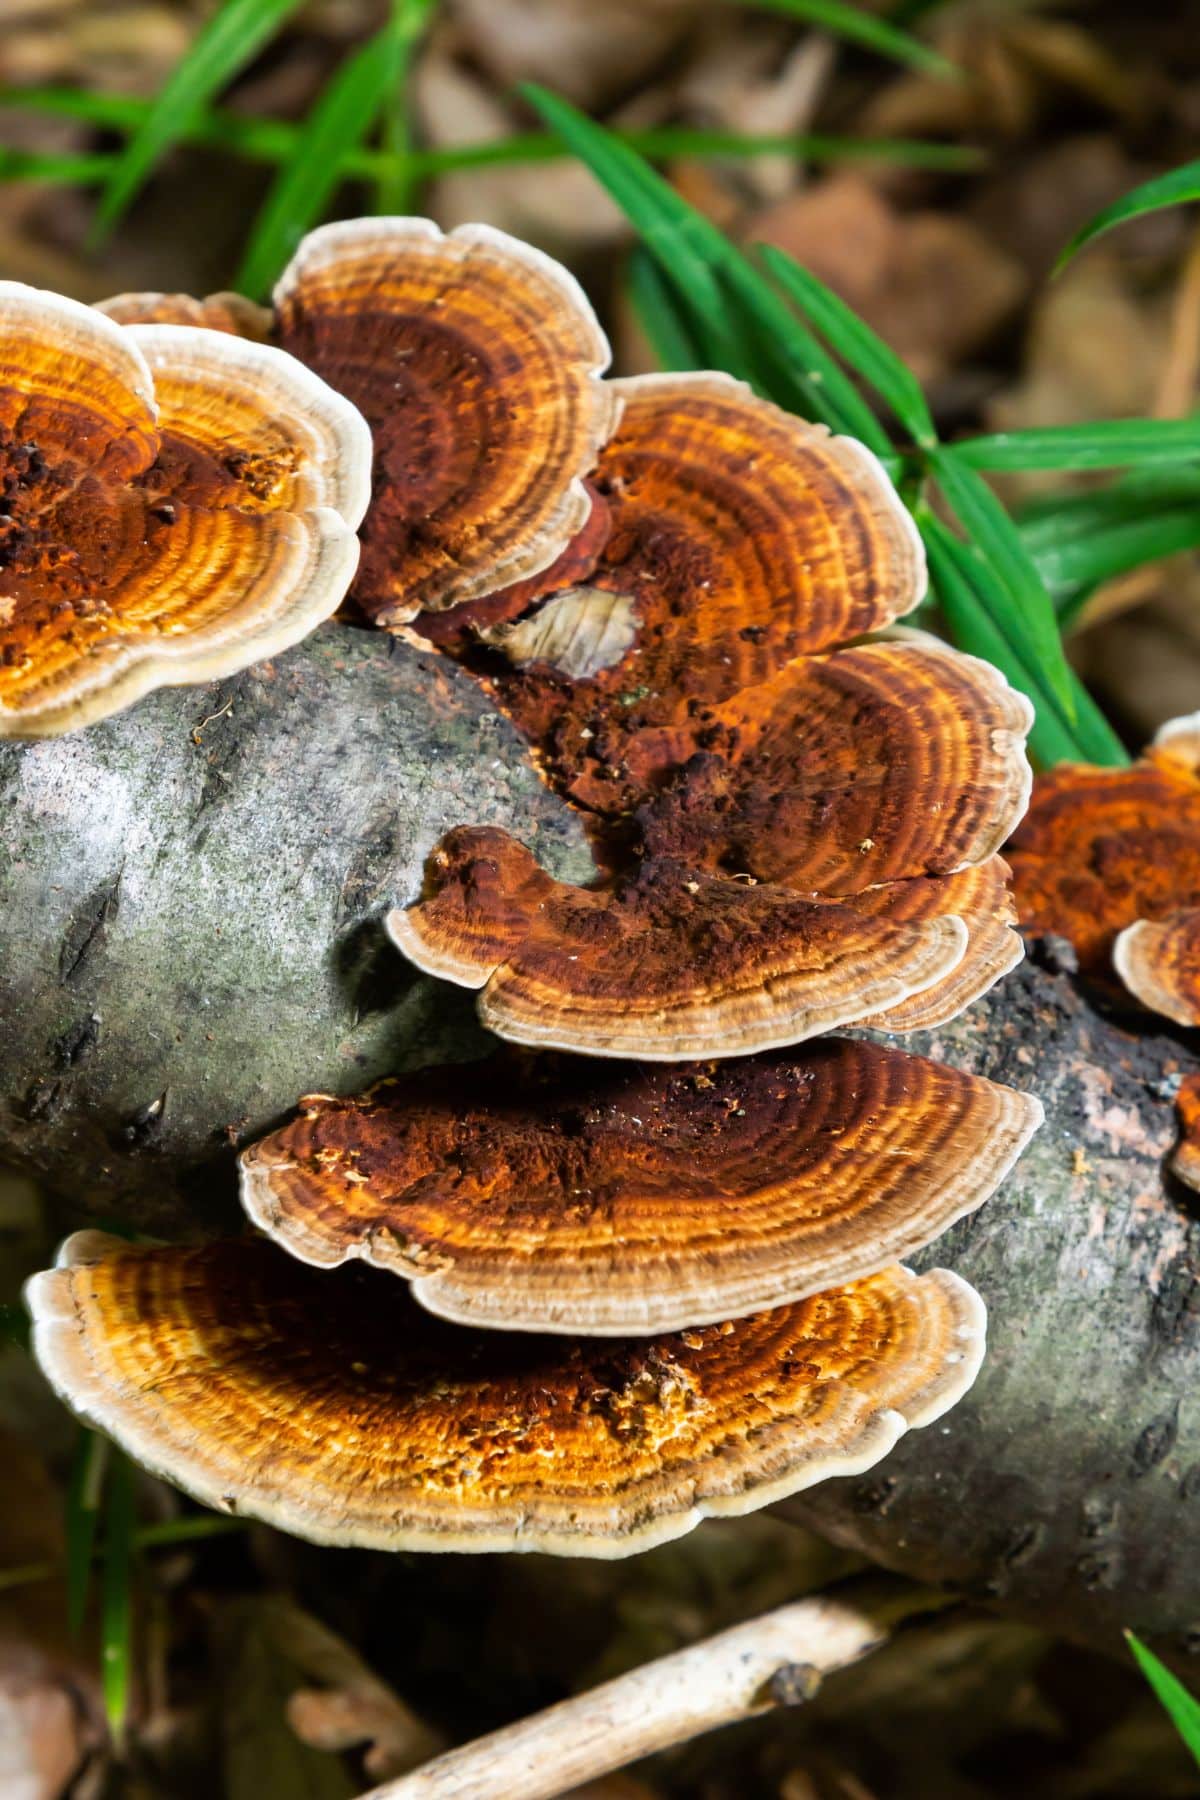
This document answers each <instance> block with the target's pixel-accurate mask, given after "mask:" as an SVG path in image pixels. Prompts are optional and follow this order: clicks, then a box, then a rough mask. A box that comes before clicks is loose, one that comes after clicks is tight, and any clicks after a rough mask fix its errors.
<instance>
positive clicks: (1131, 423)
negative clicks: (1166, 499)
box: [954, 415, 1200, 471]
mask: <svg viewBox="0 0 1200 1800" xmlns="http://www.w3.org/2000/svg"><path fill="white" fill-rule="evenodd" d="M954 454H955V456H957V457H958V459H959V461H960V462H967V463H970V465H971V467H972V468H973V469H997V470H1004V471H1011V470H1018V469H1115V468H1124V467H1127V466H1131V465H1132V466H1136V467H1138V468H1143V469H1145V468H1152V467H1154V466H1156V465H1166V466H1170V465H1174V464H1178V463H1180V462H1181V461H1185V460H1186V459H1187V458H1188V457H1197V456H1200V415H1196V416H1193V417H1192V418H1190V419H1106V420H1104V421H1103V422H1101V423H1097V424H1095V425H1045V426H1040V427H1037V428H1034V429H1031V430H1029V431H999V432H994V433H992V434H991V435H990V436H987V437H976V438H966V439H964V440H963V441H961V442H960V443H957V444H955V446H954Z"/></svg>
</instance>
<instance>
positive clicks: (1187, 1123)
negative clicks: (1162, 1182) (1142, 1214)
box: [1171, 1074, 1200, 1192]
mask: <svg viewBox="0 0 1200 1800" xmlns="http://www.w3.org/2000/svg"><path fill="white" fill-rule="evenodd" d="M1175 1111H1176V1113H1177V1114H1178V1117H1179V1142H1178V1144H1177V1145H1176V1146H1175V1149H1174V1151H1173V1152H1172V1155H1171V1173H1172V1174H1173V1175H1176V1176H1178V1178H1179V1180H1180V1181H1182V1182H1184V1183H1185V1184H1186V1185H1187V1186H1188V1187H1190V1188H1195V1189H1196V1190H1197V1191H1198V1192H1200V1074H1196V1075H1187V1076H1185V1077H1184V1079H1183V1081H1182V1082H1181V1083H1180V1085H1179V1092H1178V1094H1177V1095H1176V1096H1175Z"/></svg>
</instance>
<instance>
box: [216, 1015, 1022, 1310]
mask: <svg viewBox="0 0 1200 1800" xmlns="http://www.w3.org/2000/svg"><path fill="white" fill-rule="evenodd" d="M1041 1117H1042V1110H1041V1106H1040V1104H1039V1103H1038V1101H1037V1100H1036V1099H1034V1098H1033V1097H1032V1096H1029V1095H1025V1094H1019V1093H1016V1092H1014V1091H1013V1090H1012V1089H1010V1088H1004V1087H998V1086H996V1085H995V1084H994V1083H992V1082H989V1081H985V1080H983V1079H981V1078H980V1077H978V1076H973V1075H967V1074H962V1073H960V1072H959V1071H957V1070H954V1069H949V1068H946V1067H944V1066H942V1065H940V1064H938V1063H933V1062H927V1061H925V1060H924V1059H923V1058H921V1057H914V1056H906V1055H904V1054H902V1053H901V1052H900V1051H897V1050H888V1049H884V1048H882V1047H881V1046H879V1045H875V1044H869V1043H856V1042H851V1041H849V1040H846V1039H829V1040H826V1041H824V1042H822V1043H818V1044H814V1045H811V1046H809V1047H807V1048H806V1049H805V1050H803V1051H802V1052H791V1053H787V1054H775V1055H772V1056H763V1057H757V1058H752V1059H750V1060H748V1061H742V1062H737V1063H720V1064H710V1065H708V1066H707V1067H705V1066H696V1067H690V1068H688V1067H685V1068H678V1069H662V1068H655V1069H639V1068H637V1067H633V1066H630V1065H627V1064H615V1065H614V1064H609V1065H604V1066H601V1067H597V1066H595V1065H592V1064H581V1063H580V1061H579V1060H578V1059H575V1058H566V1059H555V1058H547V1059H543V1060H542V1061H540V1062H539V1061H537V1060H530V1059H527V1058H524V1057H519V1056H505V1055H501V1056H498V1057H492V1058H491V1059H489V1060H488V1061H487V1062H485V1063H482V1064H477V1065H470V1066H467V1067H463V1066H455V1067H453V1068H449V1069H438V1070H433V1071H428V1072H425V1073H422V1074H419V1075H414V1076H406V1077H403V1078H397V1079H394V1080H391V1081H385V1082H383V1083H381V1084H380V1085H379V1086H377V1087H375V1088H373V1089H371V1090H370V1092H369V1093H367V1094H365V1095H362V1096H360V1097H358V1098H355V1099H351V1100H337V1099H332V1098H330V1097H327V1096H322V1095H315V1096H312V1097H310V1098H309V1099H308V1100H305V1101H302V1102H301V1112H300V1115H299V1117H298V1118H297V1119H295V1120H294V1121H293V1122H292V1123H291V1124H289V1125H286V1126H284V1127H283V1128H282V1130H279V1131H276V1132H273V1133H272V1134H271V1135H270V1136H269V1137H267V1138H264V1139H263V1140H262V1141H261V1142H260V1143H258V1144H255V1145H254V1146H253V1147H252V1148H251V1149H249V1150H247V1151H245V1152H243V1154H242V1157H241V1170H242V1201H243V1204H244V1206H245V1208H246V1211H247V1212H248V1214H249V1216H250V1218H251V1219H252V1221H253V1222H254V1224H256V1225H257V1226H259V1227H260V1228H261V1229H262V1230H264V1231H266V1232H267V1233H268V1234H269V1235H270V1236H271V1237H273V1238H274V1239H275V1240H276V1242H277V1243H279V1244H281V1245H282V1246H283V1248H284V1249H286V1250H288V1251H290V1253H291V1254H292V1255H293V1256H298V1257H300V1258H301V1259H302V1260H303V1261H305V1262H308V1263H312V1264H314V1265H315V1266H317V1267H322V1268H330V1267H334V1266H336V1265H338V1264H341V1263H344V1262H346V1261H348V1260H350V1259H352V1258H360V1259H361V1260H362V1261H364V1262H367V1263H370V1264H371V1265H373V1266H374V1267H377V1268H381V1269H390V1270H392V1271H393V1272H394V1273H396V1274H398V1275H402V1276H404V1277H406V1278H407V1279H408V1280H410V1281H411V1282H412V1291H413V1295H414V1297H415V1298H416V1299H417V1300H418V1301H419V1302H420V1304H421V1305H422V1306H425V1307H427V1308H428V1309H429V1310H430V1311H431V1312H434V1313H437V1314H438V1315H439V1316H440V1317H442V1318H446V1319H451V1320H454V1321H456V1322H458V1323H460V1324H468V1325H480V1326H486V1327H489V1328H491V1329H499V1330H507V1331H542V1332H545V1331H550V1332H573V1333H580V1334H583V1335H586V1336H595V1335H605V1336H624V1335H629V1334H633V1333H639V1332H654V1331H671V1330H679V1329H683V1328H684V1327H685V1326H689V1325H704V1324H709V1323H712V1322H715V1321H717V1320H721V1319H729V1318H735V1317H741V1316H744V1315H745V1314H747V1313H750V1312H755V1311H759V1310H761V1309H762V1308H764V1307H773V1306H780V1305H783V1304H786V1303H790V1302H793V1301H796V1300H801V1299H804V1298H806V1297H807V1296H808V1295H810V1294H813V1293H816V1292H819V1291H820V1290H821V1289H822V1288H828V1287H831V1286H834V1285H835V1284H837V1283H841V1282H846V1281H851V1280H857V1279H858V1278H860V1277H861V1276H864V1275H867V1274H871V1273H873V1272H874V1271H876V1270H878V1269H880V1268H882V1267H883V1266H884V1265H886V1264H887V1263H891V1262H894V1261H896V1260H898V1259H899V1258H901V1257H904V1256H907V1255H911V1254H912V1253H914V1252H915V1251H917V1250H919V1249H921V1248H923V1247H924V1246H925V1245H926V1244H928V1243H930V1242H931V1241H932V1240H933V1239H934V1238H935V1237H938V1236H939V1235H940V1234H941V1232H942V1231H944V1230H945V1229H946V1228H947V1227H948V1226H949V1225H951V1224H953V1223H954V1221H955V1220H956V1219H959V1218H961V1217H963V1215H964V1214H966V1213H968V1212H972V1211H974V1209H975V1208H976V1207H978V1206H979V1205H981V1204H982V1202H983V1201H984V1200H985V1199H986V1198H987V1196H988V1195H989V1194H990V1193H991V1192H992V1191H993V1190H994V1189H995V1188H996V1186H997V1185H998V1184H999V1182H1000V1181H1001V1180H1003V1178H1004V1176H1005V1175H1006V1173H1007V1172H1008V1170H1009V1169H1010V1168H1011V1166H1012V1164H1013V1162H1014V1161H1015V1160H1016V1158H1017V1157H1018V1156H1019V1155H1020V1153H1021V1151H1022V1149H1023V1148H1024V1146H1025V1144H1026V1143H1027V1142H1028V1140H1029V1138H1030V1136H1031V1134H1032V1133H1033V1131H1034V1130H1036V1128H1037V1126H1038V1124H1039V1123H1040V1122H1041Z"/></svg>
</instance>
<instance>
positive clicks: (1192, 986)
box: [1113, 906, 1200, 1025]
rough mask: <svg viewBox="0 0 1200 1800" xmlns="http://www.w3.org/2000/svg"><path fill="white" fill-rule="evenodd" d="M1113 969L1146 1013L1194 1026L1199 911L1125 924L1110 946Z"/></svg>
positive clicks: (1198, 1001) (1199, 979) (1199, 974)
mask: <svg viewBox="0 0 1200 1800" xmlns="http://www.w3.org/2000/svg"><path fill="white" fill-rule="evenodd" d="M1113 967H1114V968H1115V969H1116V971H1117V974H1118V975H1119V976H1120V977H1121V980H1122V981H1123V982H1124V983H1125V986H1126V987H1127V988H1128V989H1129V992H1130V993H1131V994H1132V995H1133V997H1134V999H1135V1000H1140V1001H1141V1003H1142V1005H1143V1006H1145V1007H1148V1008H1149V1010H1150V1011H1151V1012H1157V1013H1162V1015H1163V1017H1164V1018H1167V1019H1174V1021H1175V1023H1176V1024H1177V1025H1200V907H1194V906H1190V907H1184V908H1183V909H1182V910H1181V911H1179V912H1173V913H1168V914H1167V916H1166V918H1165V919H1138V920H1137V921H1136V922H1135V923H1134V924H1133V925H1127V926H1126V927H1125V930H1124V931H1122V932H1120V933H1119V934H1118V936H1117V940H1116V942H1115V944H1114V945H1113Z"/></svg>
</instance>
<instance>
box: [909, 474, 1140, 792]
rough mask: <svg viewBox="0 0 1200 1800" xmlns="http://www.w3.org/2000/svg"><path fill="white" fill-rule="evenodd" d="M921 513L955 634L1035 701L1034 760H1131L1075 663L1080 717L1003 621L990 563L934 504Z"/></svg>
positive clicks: (1115, 763)
mask: <svg viewBox="0 0 1200 1800" xmlns="http://www.w3.org/2000/svg"><path fill="white" fill-rule="evenodd" d="M917 519H918V523H919V525H920V527H921V535H922V537H923V538H924V539H925V545H926V549H927V550H928V552H929V569H930V574H931V575H932V577H933V581H934V585H935V587H936V590H937V597H938V603H939V605H940V607H941V610H942V615H943V617H944V619H945V622H946V627H947V629H948V631H949V633H950V637H951V640H952V642H953V643H955V644H957V646H958V648H959V649H960V650H966V651H969V652H970V654H971V655H972V656H982V657H983V658H984V659H985V660H986V661H987V662H990V663H994V664H995V666H996V667H997V668H998V669H1000V670H1001V671H1002V673H1003V674H1004V675H1005V676H1007V678H1008V680H1009V681H1010V682H1011V683H1012V685H1013V686H1014V687H1015V688H1019V689H1020V691H1021V692H1022V693H1023V694H1025V695H1027V696H1028V698H1029V699H1030V700H1032V702H1033V705H1034V711H1035V714H1036V717H1035V721H1034V727H1033V730H1032V731H1031V732H1030V735H1029V748H1030V753H1031V755H1032V756H1033V759H1034V761H1035V762H1036V763H1037V764H1038V765H1039V766H1040V767H1042V768H1051V767H1052V766H1053V765H1054V764H1055V763H1059V762H1091V763H1099V764H1101V765H1103V766H1104V767H1106V768H1123V767H1124V766H1125V765H1126V764H1127V763H1128V762H1129V757H1128V755H1127V754H1126V751H1125V748H1124V746H1123V745H1122V744H1121V741H1120V739H1119V738H1118V737H1117V736H1116V734H1115V732H1114V731H1113V730H1112V728H1111V726H1110V725H1109V724H1108V721H1107V720H1106V719H1105V718H1104V715H1103V714H1102V713H1101V711H1100V709H1099V708H1098V707H1097V706H1096V704H1095V702H1094V701H1093V700H1092V698H1091V696H1090V694H1088V693H1087V691H1086V689H1085V688H1084V687H1083V684H1082V683H1081V682H1080V680H1079V678H1078V676H1077V675H1075V673H1074V671H1071V688H1072V698H1073V701H1074V717H1073V718H1072V717H1069V716H1068V715H1067V713H1066V712H1065V710H1064V709H1063V707H1062V704H1061V702H1060V701H1059V699H1058V696H1057V695H1056V694H1055V693H1054V691H1053V690H1052V689H1051V688H1050V686H1049V685H1048V683H1047V682H1046V681H1045V679H1044V677H1043V675H1042V674H1041V672H1040V671H1039V669H1038V667H1037V665H1036V664H1035V663H1033V662H1032V661H1031V660H1030V658H1029V656H1028V653H1027V649H1026V646H1025V644H1024V642H1023V640H1022V639H1021V637H1020V636H1016V637H1014V636H1013V635H1011V634H1010V633H1008V632H1006V631H1005V629H1004V628H1003V626H1002V625H1001V624H1000V623H998V618H997V611H998V609H997V607H996V605H995V596H994V594H992V593H989V592H988V587H989V580H990V579H994V578H990V577H989V574H988V572H987V569H986V565H984V566H983V567H982V568H981V566H980V564H979V563H978V562H977V561H976V560H975V559H974V558H972V556H971V552H970V550H969V548H968V546H967V545H966V544H964V543H962V542H961V541H960V540H959V539H958V538H956V537H955V536H954V534H953V532H952V531H950V530H949V528H948V527H947V526H945V525H943V524H942V522H941V520H940V519H938V518H936V517H935V516H934V515H933V514H932V513H931V512H930V511H929V510H928V508H927V507H921V508H919V509H918V513H917Z"/></svg>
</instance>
